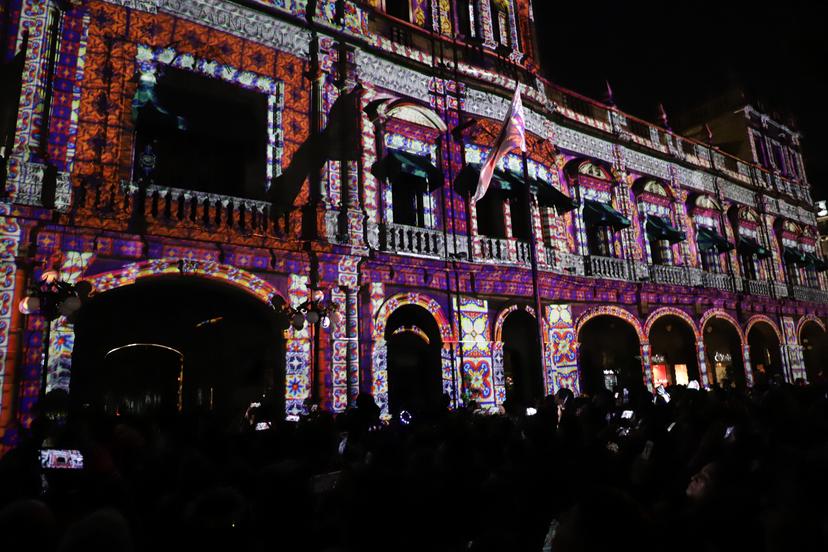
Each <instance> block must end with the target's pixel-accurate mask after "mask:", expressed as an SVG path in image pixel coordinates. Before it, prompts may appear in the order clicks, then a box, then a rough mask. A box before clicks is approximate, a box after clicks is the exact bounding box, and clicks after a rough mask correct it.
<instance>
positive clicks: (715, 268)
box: [701, 249, 722, 274]
mask: <svg viewBox="0 0 828 552" xmlns="http://www.w3.org/2000/svg"><path fill="white" fill-rule="evenodd" d="M701 261H702V268H703V269H704V270H705V272H712V273H714V274H719V273H721V271H722V266H721V264H719V252H718V251H716V250H715V249H709V250H707V251H702V255H701Z"/></svg>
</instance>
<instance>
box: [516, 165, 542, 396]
mask: <svg viewBox="0 0 828 552" xmlns="http://www.w3.org/2000/svg"><path fill="white" fill-rule="evenodd" d="M521 156H522V159H523V184H524V186H523V194H524V199H525V201H526V205H527V206H528V209H527V211H528V212H529V259H530V263H531V266H532V293H533V295H534V299H535V321H536V322H537V323H536V324H535V329H536V331H537V338H538V357H539V358H538V359H537V360H538V367H539V368H540V370H541V377H542V378H543V379H542V381H543V387H544V391H545V390H546V366H545V365H544V339H543V307H542V305H541V296H540V286H539V282H538V279H539V278H538V240H537V237H536V236H535V218H534V216H533V207H534V206H535V194H534V192H533V191H532V190H531V186H530V184H529V158H528V157H527V153H526V151H523V152H521Z"/></svg>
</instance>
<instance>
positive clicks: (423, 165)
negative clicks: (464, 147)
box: [373, 149, 443, 192]
mask: <svg viewBox="0 0 828 552" xmlns="http://www.w3.org/2000/svg"><path fill="white" fill-rule="evenodd" d="M373 173H374V175H375V176H377V177H378V178H396V177H398V176H399V175H401V174H406V175H409V176H413V177H416V178H420V179H422V180H423V182H424V183H425V184H426V188H427V191H429V192H433V191H434V190H436V189H437V188H439V187H441V186H442V185H443V173H442V171H440V169H438V168H437V167H435V166H434V165H432V164H431V159H430V158H428V157H426V156H425V155H415V154H413V153H408V152H407V151H401V150H394V149H392V150H388V154H387V155H386V156H385V157H384V158H383V159H382V160H381V161H380V162H378V163H377V164H375V165H374V171H373Z"/></svg>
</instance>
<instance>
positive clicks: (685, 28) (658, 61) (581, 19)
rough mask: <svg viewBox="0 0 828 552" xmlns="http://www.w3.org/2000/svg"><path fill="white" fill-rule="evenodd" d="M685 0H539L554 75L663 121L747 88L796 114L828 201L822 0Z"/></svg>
mask: <svg viewBox="0 0 828 552" xmlns="http://www.w3.org/2000/svg"><path fill="white" fill-rule="evenodd" d="M682 4H683V3H679V2H674V3H666V4H663V5H664V6H665V7H667V6H669V8H670V9H669V11H664V10H659V9H657V8H645V7H638V6H636V5H634V4H633V3H632V2H615V3H613V4H609V5H600V4H598V3H591V2H589V3H588V2H573V3H564V2H553V1H552V0H535V2H534V6H535V19H536V21H537V26H538V37H540V38H539V40H540V49H541V52H542V54H543V56H544V60H543V61H544V67H545V71H546V74H547V76H548V77H549V78H550V79H551V80H552V81H553V82H556V83H558V84H560V85H562V86H565V87H567V88H570V89H572V90H575V91H578V92H580V93H582V94H585V95H587V96H589V97H592V98H595V99H599V100H603V99H604V98H605V97H606V86H605V84H604V82H605V80H608V81H609V82H610V84H611V85H612V88H613V93H614V96H615V101H616V103H617V104H618V106H619V108H620V109H622V110H624V111H627V112H629V113H631V114H633V115H637V116H639V117H641V118H643V119H645V120H648V121H653V122H656V121H658V103H659V102H662V103H663V104H664V106H665V109H666V111H667V113H668V114H670V113H679V112H681V111H682V110H683V109H686V108H688V107H691V106H693V105H697V104H700V103H702V101H703V100H705V99H708V98H711V97H714V96H716V95H718V93H720V92H722V91H724V90H726V89H728V88H732V87H734V86H738V87H740V88H742V89H744V90H746V91H747V92H748V93H749V94H750V95H751V96H752V97H756V98H760V99H761V100H762V101H763V102H764V103H765V105H766V106H768V107H769V109H772V110H775V111H778V112H781V113H784V114H787V116H789V117H792V118H793V120H794V121H795V122H796V128H797V129H798V130H799V131H800V132H801V133H802V135H803V146H804V148H805V153H804V155H805V163H806V170H807V173H808V178H809V181H810V182H811V184H812V186H813V188H814V196H815V199H828V158H827V156H826V154H825V152H826V151H828V112H826V101H827V100H828V38H826V36H828V30H826V27H825V16H824V14H822V13H820V12H821V10H820V9H819V7H818V6H819V5H820V3H817V2H814V3H812V5H809V6H807V7H802V6H797V5H795V4H798V2H790V1H788V2H775V3H774V4H773V6H772V8H765V7H764V6H762V4H761V3H759V2H756V3H752V5H751V4H746V3H742V2H739V3H731V2H727V1H725V0H721V1H719V2H717V3H712V2H710V3H708V2H694V3H687V4H684V5H685V6H687V9H684V10H682Z"/></svg>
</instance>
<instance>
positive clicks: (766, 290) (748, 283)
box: [745, 279, 772, 297]
mask: <svg viewBox="0 0 828 552" xmlns="http://www.w3.org/2000/svg"><path fill="white" fill-rule="evenodd" d="M745 290H747V292H748V293H750V294H751V295H764V296H765V297H770V296H771V293H772V292H771V284H770V282H765V281H761V280H750V279H745Z"/></svg>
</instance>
